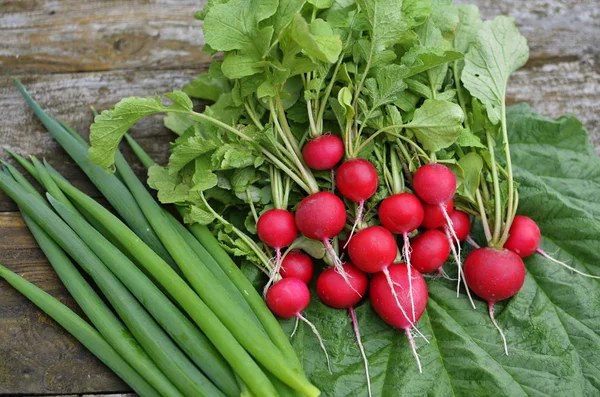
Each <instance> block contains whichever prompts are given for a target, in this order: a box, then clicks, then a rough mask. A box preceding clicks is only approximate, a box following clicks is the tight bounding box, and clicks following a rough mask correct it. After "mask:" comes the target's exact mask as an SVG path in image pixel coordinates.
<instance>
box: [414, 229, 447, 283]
mask: <svg viewBox="0 0 600 397" xmlns="http://www.w3.org/2000/svg"><path fill="white" fill-rule="evenodd" d="M410 245H411V247H412V253H411V257H410V259H411V262H412V265H413V266H414V268H415V269H417V270H418V271H419V272H421V273H430V272H433V271H435V270H437V269H439V268H440V267H441V266H442V265H443V264H444V262H446V260H447V259H448V256H449V255H450V243H449V242H448V238H447V237H446V235H445V234H444V233H442V232H440V231H439V230H435V229H433V230H427V231H426V232H424V233H422V234H419V235H418V236H417V237H415V238H414V239H413V240H412V241H411V244H410Z"/></svg>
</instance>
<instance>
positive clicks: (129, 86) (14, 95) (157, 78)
mask: <svg viewBox="0 0 600 397" xmlns="http://www.w3.org/2000/svg"><path fill="white" fill-rule="evenodd" d="M196 73H197V72H196V71H194V70H180V71H158V72H141V71H140V72H135V73H133V72H128V71H117V72H111V73H77V74H53V75H36V76H24V77H23V78H22V82H23V84H24V85H25V86H26V87H27V89H28V91H29V92H30V93H31V95H32V96H33V97H34V98H35V99H36V100H37V101H38V102H39V103H40V104H41V105H42V106H43V107H44V109H46V110H47V111H48V112H49V113H50V114H52V115H54V116H56V117H58V118H60V119H62V120H64V121H66V122H67V123H68V124H69V125H71V126H72V127H73V128H75V129H76V130H77V131H79V132H80V133H82V134H83V135H85V136H87V135H88V129H89V125H90V124H91V123H92V114H91V112H90V111H89V109H88V106H89V105H90V104H94V105H95V106H96V107H97V108H98V109H100V110H101V109H106V108H109V107H111V106H112V105H114V104H115V103H116V102H118V101H119V99H121V98H123V97H126V96H132V95H137V96H151V95H154V94H155V93H166V92H169V91H171V90H173V89H178V88H181V86H182V85H183V84H185V83H186V82H187V81H189V80H190V79H191V78H193V76H194V75H195V74H196ZM0 109H2V110H1V111H0V113H1V114H3V115H6V116H5V117H3V122H2V123H1V124H0V146H7V147H9V148H11V149H13V150H14V151H16V152H18V153H19V154H21V155H35V156H37V157H38V158H42V157H45V158H47V159H48V161H49V162H50V163H51V164H52V165H53V166H54V167H56V168H57V169H58V170H59V171H60V172H61V173H63V175H65V177H67V178H69V180H71V181H72V182H73V183H74V184H75V185H77V186H78V187H80V188H81V189H82V190H84V191H85V192H87V193H89V194H91V195H93V196H96V195H97V192H96V190H95V189H94V188H93V187H92V186H91V185H90V183H89V181H88V180H87V178H86V177H85V175H84V174H83V173H82V172H81V171H80V170H79V168H78V167H77V166H76V164H75V163H74V162H73V161H72V160H71V159H70V158H69V157H68V156H67V155H66V153H65V152H64V151H63V150H62V148H60V146H59V145H58V144H57V143H56V142H54V141H53V140H52V138H51V136H50V135H49V134H48V132H47V131H46V130H45V128H44V127H43V125H42V124H41V123H40V122H39V121H38V120H37V118H36V117H35V115H34V114H33V113H32V112H31V111H30V110H29V109H28V107H27V105H26V103H25V101H24V100H23V98H22V97H21V94H19V92H18V91H17V90H16V88H15V86H14V84H13V83H12V81H11V80H10V79H9V78H8V77H0ZM133 133H134V135H135V137H136V138H137V139H138V140H139V141H140V143H141V144H142V145H144V148H145V149H146V150H148V152H149V153H150V154H151V155H152V156H153V158H155V159H157V161H163V162H164V161H166V159H167V156H168V149H167V148H168V142H169V141H170V140H172V139H173V135H172V133H171V132H169V131H168V130H167V129H166V128H164V127H163V126H162V122H161V120H160V116H157V117H149V118H147V119H144V120H142V121H141V122H139V123H138V124H136V126H134V128H133ZM123 149H124V153H125V155H126V156H127V157H128V158H129V159H132V160H133V159H134V157H133V156H131V153H130V152H129V150H128V147H127V145H125V144H124V145H123ZM0 152H1V153H0V159H2V160H9V159H10V156H8V154H7V153H5V152H4V151H0ZM131 163H132V164H134V165H136V164H137V162H136V161H132V162H131ZM135 170H136V171H137V172H138V173H139V174H140V175H141V174H142V173H143V172H144V171H143V169H142V167H140V166H137V167H136V168H135ZM9 210H15V206H14V205H13V204H12V203H11V202H10V200H8V198H7V197H6V196H5V195H4V193H1V192H0V211H9Z"/></svg>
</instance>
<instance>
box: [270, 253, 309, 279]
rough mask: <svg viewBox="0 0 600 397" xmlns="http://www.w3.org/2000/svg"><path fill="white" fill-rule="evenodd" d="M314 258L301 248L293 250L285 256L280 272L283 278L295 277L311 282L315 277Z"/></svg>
mask: <svg viewBox="0 0 600 397" xmlns="http://www.w3.org/2000/svg"><path fill="white" fill-rule="evenodd" d="M313 268H314V266H313V261H312V258H311V257H310V256H308V255H306V254H305V253H304V252H302V251H300V250H292V251H290V252H288V254H287V255H286V256H285V258H283V261H282V262H281V269H280V270H279V274H280V275H281V277H283V278H288V277H293V278H297V279H299V280H302V281H303V282H304V283H305V284H308V283H310V280H312V277H313Z"/></svg>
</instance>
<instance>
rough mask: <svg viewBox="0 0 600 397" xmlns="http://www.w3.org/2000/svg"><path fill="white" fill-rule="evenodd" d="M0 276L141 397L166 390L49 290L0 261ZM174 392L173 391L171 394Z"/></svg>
mask: <svg viewBox="0 0 600 397" xmlns="http://www.w3.org/2000/svg"><path fill="white" fill-rule="evenodd" d="M0 278H3V279H5V280H6V281H7V282H8V283H9V284H10V285H12V286H13V287H14V288H15V289H16V290H17V291H19V292H20V293H21V294H23V295H24V296H25V297H26V298H27V299H29V300H30V301H31V302H33V303H34V304H35V305H36V306H37V307H39V308H40V309H41V310H43V311H44V312H45V313H46V314H48V315H49V316H50V317H52V318H53V319H54V320H55V321H56V322H57V323H58V324H60V325H61V326H62V327H63V328H64V329H65V330H67V331H68V332H69V333H70V334H71V335H73V336H74V337H75V339H77V340H78V341H79V342H81V344H83V345H84V346H85V347H86V348H87V349H88V350H89V351H90V352H92V353H93V354H94V355H95V356H96V357H98V358H99V359H100V361H102V362H103V363H104V364H106V366H107V367H109V368H110V369H111V370H113V371H114V372H115V373H116V374H117V375H118V376H119V377H120V378H121V379H123V380H124V381H125V382H126V383H127V384H128V385H129V386H131V388H132V389H133V390H135V392H136V393H138V394H139V395H140V396H143V397H161V395H162V396H164V395H167V394H161V393H158V392H157V391H156V390H155V389H153V388H152V386H150V385H149V384H148V382H146V380H144V379H143V378H142V377H141V376H140V375H139V374H138V373H137V372H136V371H135V370H134V369H133V368H131V366H129V364H127V363H126V362H125V360H123V358H121V356H119V354H117V352H116V351H115V350H114V349H113V348H112V347H111V346H110V345H109V344H108V343H107V342H106V341H105V340H104V339H103V338H102V336H101V335H100V334H99V333H98V331H96V330H95V329H94V328H92V327H91V326H90V325H89V324H88V323H86V322H85V321H84V320H83V319H82V318H81V317H79V316H78V315H77V314H75V313H74V312H73V311H72V310H71V309H69V308H68V307H66V306H65V305H63V304H62V303H60V302H59V301H58V300H56V299H55V298H53V297H52V296H51V295H49V294H48V293H46V292H44V291H42V290H41V289H39V288H38V287H36V286H35V285H33V284H31V283H30V282H28V281H27V280H25V279H23V278H21V277H19V276H18V275H16V274H15V273H13V272H11V271H10V270H8V269H7V268H5V267H4V266H2V265H0ZM172 395H175V394H172Z"/></svg>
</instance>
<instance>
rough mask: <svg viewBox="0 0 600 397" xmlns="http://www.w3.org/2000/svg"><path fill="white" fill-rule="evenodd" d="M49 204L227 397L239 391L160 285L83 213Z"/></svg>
mask: <svg viewBox="0 0 600 397" xmlns="http://www.w3.org/2000/svg"><path fill="white" fill-rule="evenodd" d="M50 203H51V204H52V206H53V207H54V209H55V210H56V211H57V212H58V214H59V215H60V216H61V217H62V218H63V219H64V220H65V221H66V222H67V223H68V224H69V226H71V228H72V229H73V230H74V231H75V232H76V233H77V234H78V235H79V237H81V239H82V240H83V241H84V242H85V243H86V244H87V245H88V246H89V247H90V248H91V249H92V251H94V253H95V254H96V255H98V257H99V258H100V259H101V260H102V261H103V262H104V263H105V264H106V265H107V267H108V268H109V269H110V270H111V271H112V272H113V273H114V274H115V275H116V276H117V277H118V278H119V279H120V280H121V282H122V283H123V284H124V285H125V286H126V287H127V288H128V289H129V290H130V291H131V292H132V293H133V294H134V295H135V296H136V297H137V298H138V300H139V301H140V302H141V303H142V304H143V305H144V306H145V307H146V309H147V310H148V311H149V312H150V314H152V316H153V317H154V318H155V319H156V321H157V322H158V323H159V324H160V325H161V326H162V327H163V329H165V331H167V333H168V334H169V335H170V336H171V338H173V340H174V341H175V342H177V344H178V345H179V346H180V347H181V349H182V350H183V351H184V352H185V353H186V354H187V355H188V356H189V357H190V358H191V359H192V360H193V361H194V362H195V363H196V365H197V366H198V367H199V368H200V369H201V370H203V371H204V373H206V374H207V375H208V376H209V377H210V378H211V380H212V381H213V382H214V383H215V385H217V386H218V387H219V388H220V389H221V391H222V392H223V393H224V394H226V395H228V396H236V395H239V394H240V390H239V389H238V387H237V383H236V380H235V377H234V375H233V372H232V371H231V368H230V367H229V366H228V365H227V363H226V362H225V360H224V359H223V357H222V356H221V355H220V353H219V352H218V351H217V350H216V349H215V348H214V346H213V345H212V344H211V343H210V341H209V340H208V339H207V338H206V336H204V334H202V333H201V332H200V331H199V330H198V328H196V326H195V325H194V324H192V322H191V321H190V320H188V318H187V317H186V316H184V315H183V314H182V313H181V312H180V311H179V309H178V308H177V307H176V306H175V305H174V304H173V303H172V302H171V301H170V300H169V298H167V297H166V296H165V295H164V294H163V293H162V292H161V291H160V289H158V287H157V286H156V285H155V284H154V283H153V282H152V281H151V280H150V279H149V278H148V277H147V276H146V275H145V274H144V273H143V272H142V271H141V270H140V269H138V268H137V267H136V265H135V264H134V263H133V262H131V261H130V260H129V258H127V257H126V256H125V255H124V254H123V253H122V252H121V251H119V250H118V249H117V248H116V247H114V246H112V245H111V244H110V243H109V242H108V240H106V239H105V238H104V237H103V236H102V235H101V234H100V233H99V232H97V231H96V230H95V229H94V228H93V227H91V226H90V225H89V224H88V223H87V222H86V221H85V220H84V219H83V218H82V217H81V216H79V215H78V214H77V213H75V212H73V211H71V210H70V209H69V208H67V207H66V206H65V205H64V204H62V203H61V202H59V201H56V200H54V199H53V198H52V197H50Z"/></svg>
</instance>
